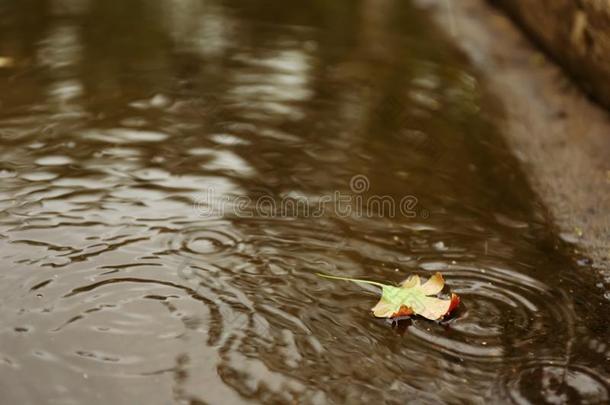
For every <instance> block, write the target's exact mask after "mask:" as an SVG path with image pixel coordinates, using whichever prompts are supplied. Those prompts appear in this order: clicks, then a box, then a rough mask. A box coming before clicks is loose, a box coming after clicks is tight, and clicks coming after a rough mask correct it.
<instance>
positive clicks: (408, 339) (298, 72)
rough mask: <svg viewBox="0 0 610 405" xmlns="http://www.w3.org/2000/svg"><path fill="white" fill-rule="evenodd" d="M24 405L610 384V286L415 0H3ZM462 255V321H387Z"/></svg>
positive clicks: (3, 207) (15, 327)
mask: <svg viewBox="0 0 610 405" xmlns="http://www.w3.org/2000/svg"><path fill="white" fill-rule="evenodd" d="M0 30H1V32H2V37H1V39H0V57H2V58H4V59H2V60H10V61H11V63H10V64H8V63H5V64H3V65H2V66H0V107H1V110H0V154H1V157H2V159H1V160H0V162H1V163H0V164H1V167H0V173H1V174H2V175H1V176H0V181H1V182H2V189H1V190H0V232H1V236H0V269H1V271H0V280H1V283H0V318H1V319H2V325H1V327H0V341H1V342H2V343H1V344H0V392H2V395H3V399H4V400H5V401H7V402H8V403H40V402H65V403H72V402H74V403H82V402H88V403H89V402H91V403H94V402H95V403H107V402H109V401H118V402H119V403H141V402H145V401H150V402H154V403H174V402H180V401H182V402H185V403H186V402H189V401H190V402H191V403H199V402H197V401H205V402H209V403H219V402H235V403H239V402H247V401H249V400H253V401H256V402H264V403H271V402H288V401H293V402H302V403H326V402H337V403H346V402H354V403H362V402H368V401H371V400H374V401H383V402H387V403H402V402H404V401H405V400H414V401H418V402H422V403H436V402H439V401H444V402H451V403H459V402H464V403H477V402H481V403H487V402H490V401H492V402H515V403H529V402H532V403H543V402H548V403H566V402H570V403H578V402H582V403H595V402H604V401H607V400H608V396H609V391H608V389H609V388H608V376H609V375H610V370H609V366H608V364H609V357H610V346H608V341H609V339H608V338H609V331H608V313H610V312H609V309H610V303H609V302H608V300H606V299H604V296H603V291H602V290H600V289H599V288H597V287H596V286H595V284H596V280H595V279H594V276H593V274H592V273H591V271H590V270H589V269H584V268H574V267H573V266H572V265H571V260H570V259H569V258H567V257H566V256H565V255H564V254H563V253H562V251H561V249H558V247H557V246H558V245H557V240H558V238H557V236H556V235H554V234H553V232H552V229H550V228H549V226H548V224H547V221H546V220H545V213H544V210H543V209H542V208H541V206H540V204H539V203H538V202H537V200H536V199H535V197H534V195H533V193H532V192H531V190H530V189H529V188H528V185H527V183H526V181H525V180H524V178H523V176H522V174H521V173H520V171H519V169H518V165H517V164H516V162H515V161H514V160H513V159H512V157H511V156H510V154H509V153H508V152H507V151H506V149H505V147H504V145H503V143H502V140H501V139H500V138H499V136H498V134H497V132H496V130H495V129H494V125H493V114H491V112H490V109H489V107H488V106H487V105H486V103H485V102H483V101H482V90H481V89H480V85H479V83H478V81H477V78H476V75H475V74H474V73H473V72H472V70H471V69H470V68H469V66H468V65H467V64H465V62H464V61H463V58H462V57H461V56H460V55H459V54H458V53H456V52H455V51H454V50H453V48H452V47H451V46H450V45H449V44H448V43H447V42H446V40H445V39H444V38H443V37H442V36H441V35H439V34H438V33H437V32H436V31H435V30H434V28H433V27H432V25H431V24H430V22H429V20H428V19H427V16H426V15H424V14H422V13H421V12H419V11H418V10H416V9H413V8H412V7H411V6H409V4H408V3H405V2H402V1H393V0H383V1H378V0H375V1H372V0H370V1H360V2H348V1H333V2H317V3H305V2H303V3H299V2H297V3H295V2H289V3H288V2H280V1H276V0H266V1H261V2H256V3H255V2H237V1H234V2H232V1H226V2H218V1H210V2H201V1H194V0H193V1H172V0H164V1H159V2H154V3H151V2H145V1H136V0H129V1H122V2H103V1H97V2H94V1H78V0H74V1H68V0H63V1H60V0H56V1H45V0H37V1H30V2H11V3H3V4H2V5H0ZM318 271H324V272H328V273H334V274H338V275H344V276H355V277H366V278H369V279H375V280H379V281H389V282H398V281H400V280H402V279H404V278H406V276H407V275H408V274H411V273H414V272H415V273H418V274H420V275H422V276H429V275H431V274H433V273H434V272H436V271H442V272H443V274H444V275H445V276H446V280H447V284H448V285H450V286H451V288H452V290H453V291H454V292H457V293H458V294H460V295H461V297H462V299H463V302H464V304H465V305H464V306H463V307H462V308H461V309H460V311H459V313H458V315H457V317H456V318H455V319H453V320H452V321H450V322H446V323H443V324H437V323H433V322H428V321H425V320H421V319H414V320H411V321H405V322H402V323H401V324H399V325H398V326H397V327H392V326H391V325H390V324H388V323H386V322H384V321H379V320H374V319H373V318H372V317H371V315H370V314H369V309H370V308H371V307H372V306H373V304H374V303H375V301H376V297H377V295H376V292H375V291H374V290H373V289H363V288H362V287H361V286H358V285H352V284H349V283H335V282H331V281H328V280H322V279H319V278H317V277H316V276H315V275H314V273H315V272H318Z"/></svg>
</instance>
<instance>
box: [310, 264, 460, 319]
mask: <svg viewBox="0 0 610 405" xmlns="http://www.w3.org/2000/svg"><path fill="white" fill-rule="evenodd" d="M317 275H318V276H320V277H324V278H330V279H335V280H344V281H354V282H357V283H365V284H371V285H375V286H377V287H381V299H380V300H379V302H378V303H377V305H375V306H374V307H373V308H372V311H373V315H375V316H376V317H377V318H397V317H401V316H409V315H421V316H423V317H424V318H427V319H430V320H433V321H436V320H439V319H442V318H443V317H445V316H447V315H449V314H450V313H451V312H453V311H454V310H455V309H456V308H457V307H458V305H459V304H460V297H459V296H458V295H457V294H451V299H448V300H444V299H440V298H438V297H437V295H438V294H439V293H440V292H441V291H442V290H443V287H444V286H445V280H444V279H443V276H442V275H441V273H436V274H434V275H433V276H432V277H430V278H429V279H428V280H427V281H426V282H425V283H424V284H422V283H421V280H420V279H419V276H418V275H412V276H410V277H409V278H408V279H406V280H405V281H404V282H403V283H402V284H401V285H400V286H398V287H396V286H392V285H387V284H383V283H378V282H376V281H369V280H361V279H357V278H348V277H338V276H329V275H327V274H322V273H317Z"/></svg>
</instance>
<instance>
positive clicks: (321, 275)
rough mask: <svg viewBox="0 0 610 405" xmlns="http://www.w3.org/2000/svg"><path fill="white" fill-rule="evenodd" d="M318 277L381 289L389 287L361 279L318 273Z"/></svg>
mask: <svg viewBox="0 0 610 405" xmlns="http://www.w3.org/2000/svg"><path fill="white" fill-rule="evenodd" d="M316 276H318V277H322V278H330V279H333V280H342V281H353V282H356V283H364V284H371V285H376V286H377V287H381V288H383V287H388V286H387V285H385V284H382V283H378V282H376V281H370V280H362V279H360V278H349V277H339V276H331V275H328V274H324V273H316Z"/></svg>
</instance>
